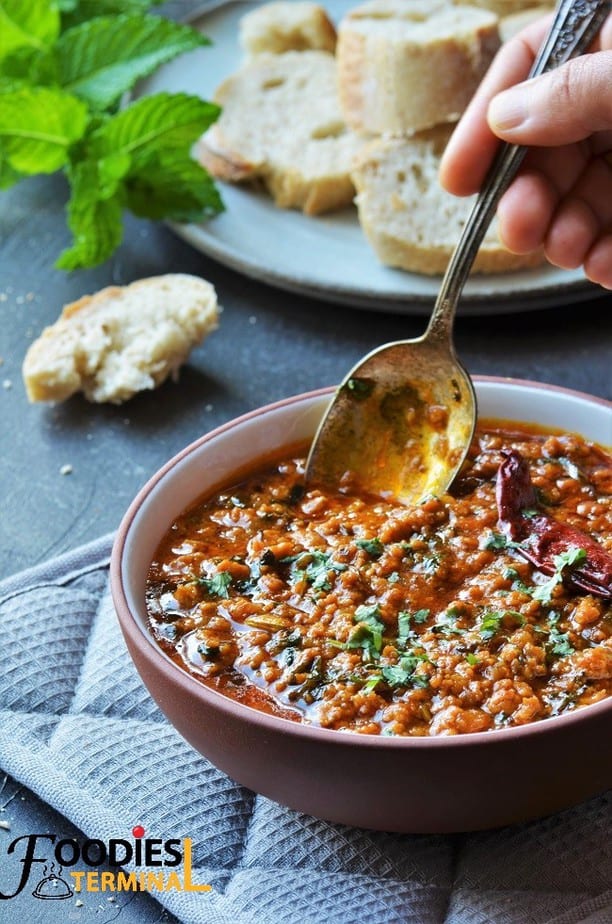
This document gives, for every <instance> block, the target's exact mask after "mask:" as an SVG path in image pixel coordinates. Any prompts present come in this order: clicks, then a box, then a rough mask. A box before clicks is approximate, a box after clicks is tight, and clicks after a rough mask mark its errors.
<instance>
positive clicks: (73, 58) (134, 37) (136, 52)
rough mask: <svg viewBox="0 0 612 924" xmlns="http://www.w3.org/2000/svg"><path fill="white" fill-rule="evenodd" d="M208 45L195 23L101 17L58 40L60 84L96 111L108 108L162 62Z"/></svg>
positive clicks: (126, 17)
mask: <svg viewBox="0 0 612 924" xmlns="http://www.w3.org/2000/svg"><path fill="white" fill-rule="evenodd" d="M206 44H210V43H209V40H208V39H207V38H205V37H204V36H203V35H201V34H200V33H199V32H198V31H197V30H196V29H193V28H191V26H184V25H180V24H179V23H175V22H171V21H170V20H168V19H162V18H161V17H159V16H142V15H133V16H113V17H110V16H100V17H98V18H96V19H93V20H91V21H90V22H85V23H82V24H81V25H79V26H75V27H74V28H73V29H69V30H68V31H67V32H65V33H64V34H63V35H62V36H61V37H60V39H59V40H58V42H57V44H56V46H55V52H56V59H57V64H58V79H59V83H60V84H61V85H62V86H63V87H64V89H65V90H67V91H69V92H70V93H73V94H74V95H75V96H78V97H80V98H81V99H83V100H85V101H86V102H87V104H88V105H89V106H90V108H91V109H92V110H105V109H108V108H110V107H111V106H113V105H114V104H115V103H116V102H117V101H118V100H119V99H120V97H121V96H122V94H123V93H125V91H126V90H129V88H130V87H131V86H133V84H134V83H135V82H136V81H137V80H139V79H140V78H142V77H145V76H146V75H147V74H150V73H151V72H152V71H153V70H155V68H157V67H159V65H160V64H164V63H165V62H166V61H170V60H171V59H172V58H174V57H176V56H177V55H179V54H182V53H183V52H186V51H192V50H193V49H194V48H198V47H199V46H201V45H206Z"/></svg>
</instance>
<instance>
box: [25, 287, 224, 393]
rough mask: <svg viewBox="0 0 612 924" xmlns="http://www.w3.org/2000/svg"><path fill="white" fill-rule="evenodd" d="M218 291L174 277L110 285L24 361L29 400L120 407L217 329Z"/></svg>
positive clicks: (62, 320) (75, 308)
mask: <svg viewBox="0 0 612 924" xmlns="http://www.w3.org/2000/svg"><path fill="white" fill-rule="evenodd" d="M217 320H218V306H217V296H216V293H215V289H214V287H213V286H212V285H211V284H210V283H209V282H206V281H205V280H204V279H200V278H198V277H196V276H188V275H186V274H180V273H176V274H168V275H165V276H154V277H151V278H149V279H141V280H140V281H138V282H133V283H132V284H131V285H128V286H109V287H108V288H106V289H102V290H101V291H100V292H97V293H96V294H95V295H85V296H84V297H83V298H81V299H79V300H78V301H76V302H72V303H71V304H69V305H66V306H65V308H64V309H63V311H62V313H61V315H60V317H59V319H58V320H57V321H56V322H55V324H53V325H51V327H47V328H45V330H44V331H43V332H42V334H41V336H40V337H39V338H38V339H37V340H35V341H34V342H33V343H32V344H31V346H30V348H29V350H28V352H27V354H26V357H25V359H24V362H23V379H24V382H25V386H26V391H27V395H28V398H29V399H30V401H64V400H65V399H66V398H69V397H70V396H71V395H73V394H75V393H76V392H79V391H82V392H83V393H84V395H85V397H86V398H87V399H88V400H89V401H93V402H96V403H102V402H110V403H112V404H121V403H122V402H123V401H126V400H127V399H128V398H131V397H132V395H134V394H136V392H139V391H143V390H146V389H151V388H155V387H156V386H157V385H160V384H161V383H162V382H163V381H164V380H165V379H166V378H167V377H168V376H169V375H176V373H177V371H178V368H179V366H180V365H181V364H182V363H183V362H184V361H185V360H186V358H187V356H188V354H189V352H190V350H191V349H192V348H193V347H194V346H196V344H198V343H200V342H201V340H202V339H203V338H204V337H205V336H206V334H208V333H210V331H212V330H214V329H215V327H216V326H217Z"/></svg>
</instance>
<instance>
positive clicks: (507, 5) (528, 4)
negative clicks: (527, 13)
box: [453, 0, 554, 17]
mask: <svg viewBox="0 0 612 924" xmlns="http://www.w3.org/2000/svg"><path fill="white" fill-rule="evenodd" d="M453 3H455V4H456V5H457V6H476V7H480V8H481V9H483V10H490V11H491V12H492V13H496V14H497V15H498V16H500V17H502V16H511V15H512V14H513V13H520V12H522V11H523V10H529V9H531V8H532V7H535V6H540V5H541V4H542V0H453ZM549 6H550V7H553V6H554V2H552V0H551V3H550V4H549Z"/></svg>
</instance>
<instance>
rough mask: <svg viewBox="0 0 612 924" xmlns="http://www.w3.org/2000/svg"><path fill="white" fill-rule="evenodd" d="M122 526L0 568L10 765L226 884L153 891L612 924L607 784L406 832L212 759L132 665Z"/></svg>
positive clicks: (191, 917) (320, 908)
mask: <svg viewBox="0 0 612 924" xmlns="http://www.w3.org/2000/svg"><path fill="white" fill-rule="evenodd" d="M111 541H112V539H111V537H110V536H106V537H104V538H102V539H100V540H98V541H97V542H94V543H91V544H89V545H87V546H85V547H83V548H81V549H79V550H77V551H75V552H73V553H71V554H69V555H64V556H62V557H61V558H57V559H55V560H54V561H52V562H49V563H47V564H45V565H42V566H38V567H36V568H33V569H31V570H29V571H27V572H24V573H22V574H20V575H16V576H15V577H13V578H10V579H8V580H6V581H4V582H3V583H1V584H0V626H1V630H2V642H3V669H2V676H1V678H0V711H1V721H0V765H2V767H3V768H4V769H5V770H6V771H7V772H8V773H10V774H12V775H13V776H14V777H15V778H16V779H17V780H18V781H19V782H21V783H22V784H24V785H25V786H27V787H29V788H30V789H31V790H33V791H34V792H35V793H36V794H37V795H38V796H40V797H41V798H42V799H44V800H46V801H47V802H48V803H49V804H50V805H52V806H53V807H54V808H55V809H57V810H59V811H61V812H62V813H63V814H64V815H65V816H66V817H67V818H69V819H70V820H71V821H72V822H74V824H76V825H77V826H78V827H79V828H80V829H81V830H82V831H83V832H84V834H85V835H86V836H87V837H91V838H101V839H103V840H108V839H110V838H113V837H125V836H126V834H128V833H129V832H130V831H131V828H132V826H133V825H134V824H135V823H140V824H142V825H144V827H145V828H146V830H147V831H148V832H151V833H152V835H153V836H160V837H163V838H168V837H177V838H182V837H191V838H192V839H193V844H194V871H193V881H194V882H197V883H210V884H211V885H212V887H213V889H212V891H211V892H206V893H201V894H197V893H179V892H164V893H159V894H158V893H154V896H155V898H158V900H159V901H161V902H162V904H164V905H165V906H166V907H167V908H168V909H169V910H170V911H171V912H173V913H174V914H175V915H176V916H177V917H178V918H179V919H181V920H182V921H185V922H188V924H296V922H300V924H320V922H321V921H325V922H326V924H357V922H365V921H367V922H368V924H411V922H414V924H490V922H494V924H612V841H611V838H610V830H611V826H610V821H611V818H612V800H611V799H610V797H609V794H608V796H605V795H604V796H600V797H598V798H595V799H592V800H591V801H589V802H587V803H585V804H583V805H581V806H578V807H576V808H573V809H569V810H567V811H565V812H562V813H560V814H558V815H555V816H553V817H549V818H546V819H544V820H542V821H539V822H534V823H531V824H527V825H522V826H517V827H510V828H505V829H502V830H497V831H490V832H484V833H477V834H461V835H455V836H423V835H421V836H409V835H398V834H389V833H385V832H372V831H364V830H359V829H353V828H349V827H344V826H341V825H333V824H328V823H327V822H324V821H320V820H318V819H316V818H310V817H308V816H305V815H300V814H298V813H296V812H293V811H291V810H289V809H286V808H283V807H281V806H279V805H276V804H275V803H274V802H271V801H270V800H268V799H265V798H263V797H261V796H257V795H255V794H254V793H253V792H250V791H249V790H247V789H244V788H243V787H241V786H239V785H238V784H237V783H235V782H233V781H232V780H230V779H228V778H227V777H226V776H225V775H224V774H222V773H220V772H219V771H218V770H216V769H215V767H213V766H212V765H211V764H210V763H208V761H206V760H205V759H204V758H203V757H201V756H200V755H199V754H196V753H195V752H194V751H193V750H192V749H191V747H190V746H189V745H188V744H186V743H185V742H184V741H183V740H182V738H180V737H179V735H178V734H177V733H176V732H175V731H174V729H173V728H172V727H171V726H170V725H169V724H168V722H167V721H166V720H165V718H164V717H163V715H162V714H161V713H160V712H159V710H158V709H157V707H156V706H155V705H154V703H153V702H152V700H151V699H150V698H149V695H148V693H147V692H146V690H145V688H144V686H143V684H142V683H141V681H140V679H139V677H138V675H137V674H136V671H135V669H134V668H133V666H132V663H131V661H130V658H129V656H128V654H127V650H126V648H125V645H124V643H123V638H122V636H121V633H120V630H119V627H118V624H117V620H116V616H115V613H114V610H113V605H112V602H111V599H110V595H109V591H108V560H109V554H110V548H111ZM602 746H607V743H604V744H602ZM373 785H376V781H373ZM153 832H155V833H153Z"/></svg>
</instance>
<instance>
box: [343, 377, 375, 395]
mask: <svg viewBox="0 0 612 924" xmlns="http://www.w3.org/2000/svg"><path fill="white" fill-rule="evenodd" d="M374 385H375V382H374V380H373V379H360V378H357V377H353V378H350V379H349V380H348V381H347V383H346V385H345V386H344V387H345V388H346V390H347V391H350V393H351V394H352V395H353V397H354V398H357V400H358V401H362V400H363V399H364V398H369V397H370V395H371V394H372V392H373V391H374Z"/></svg>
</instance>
